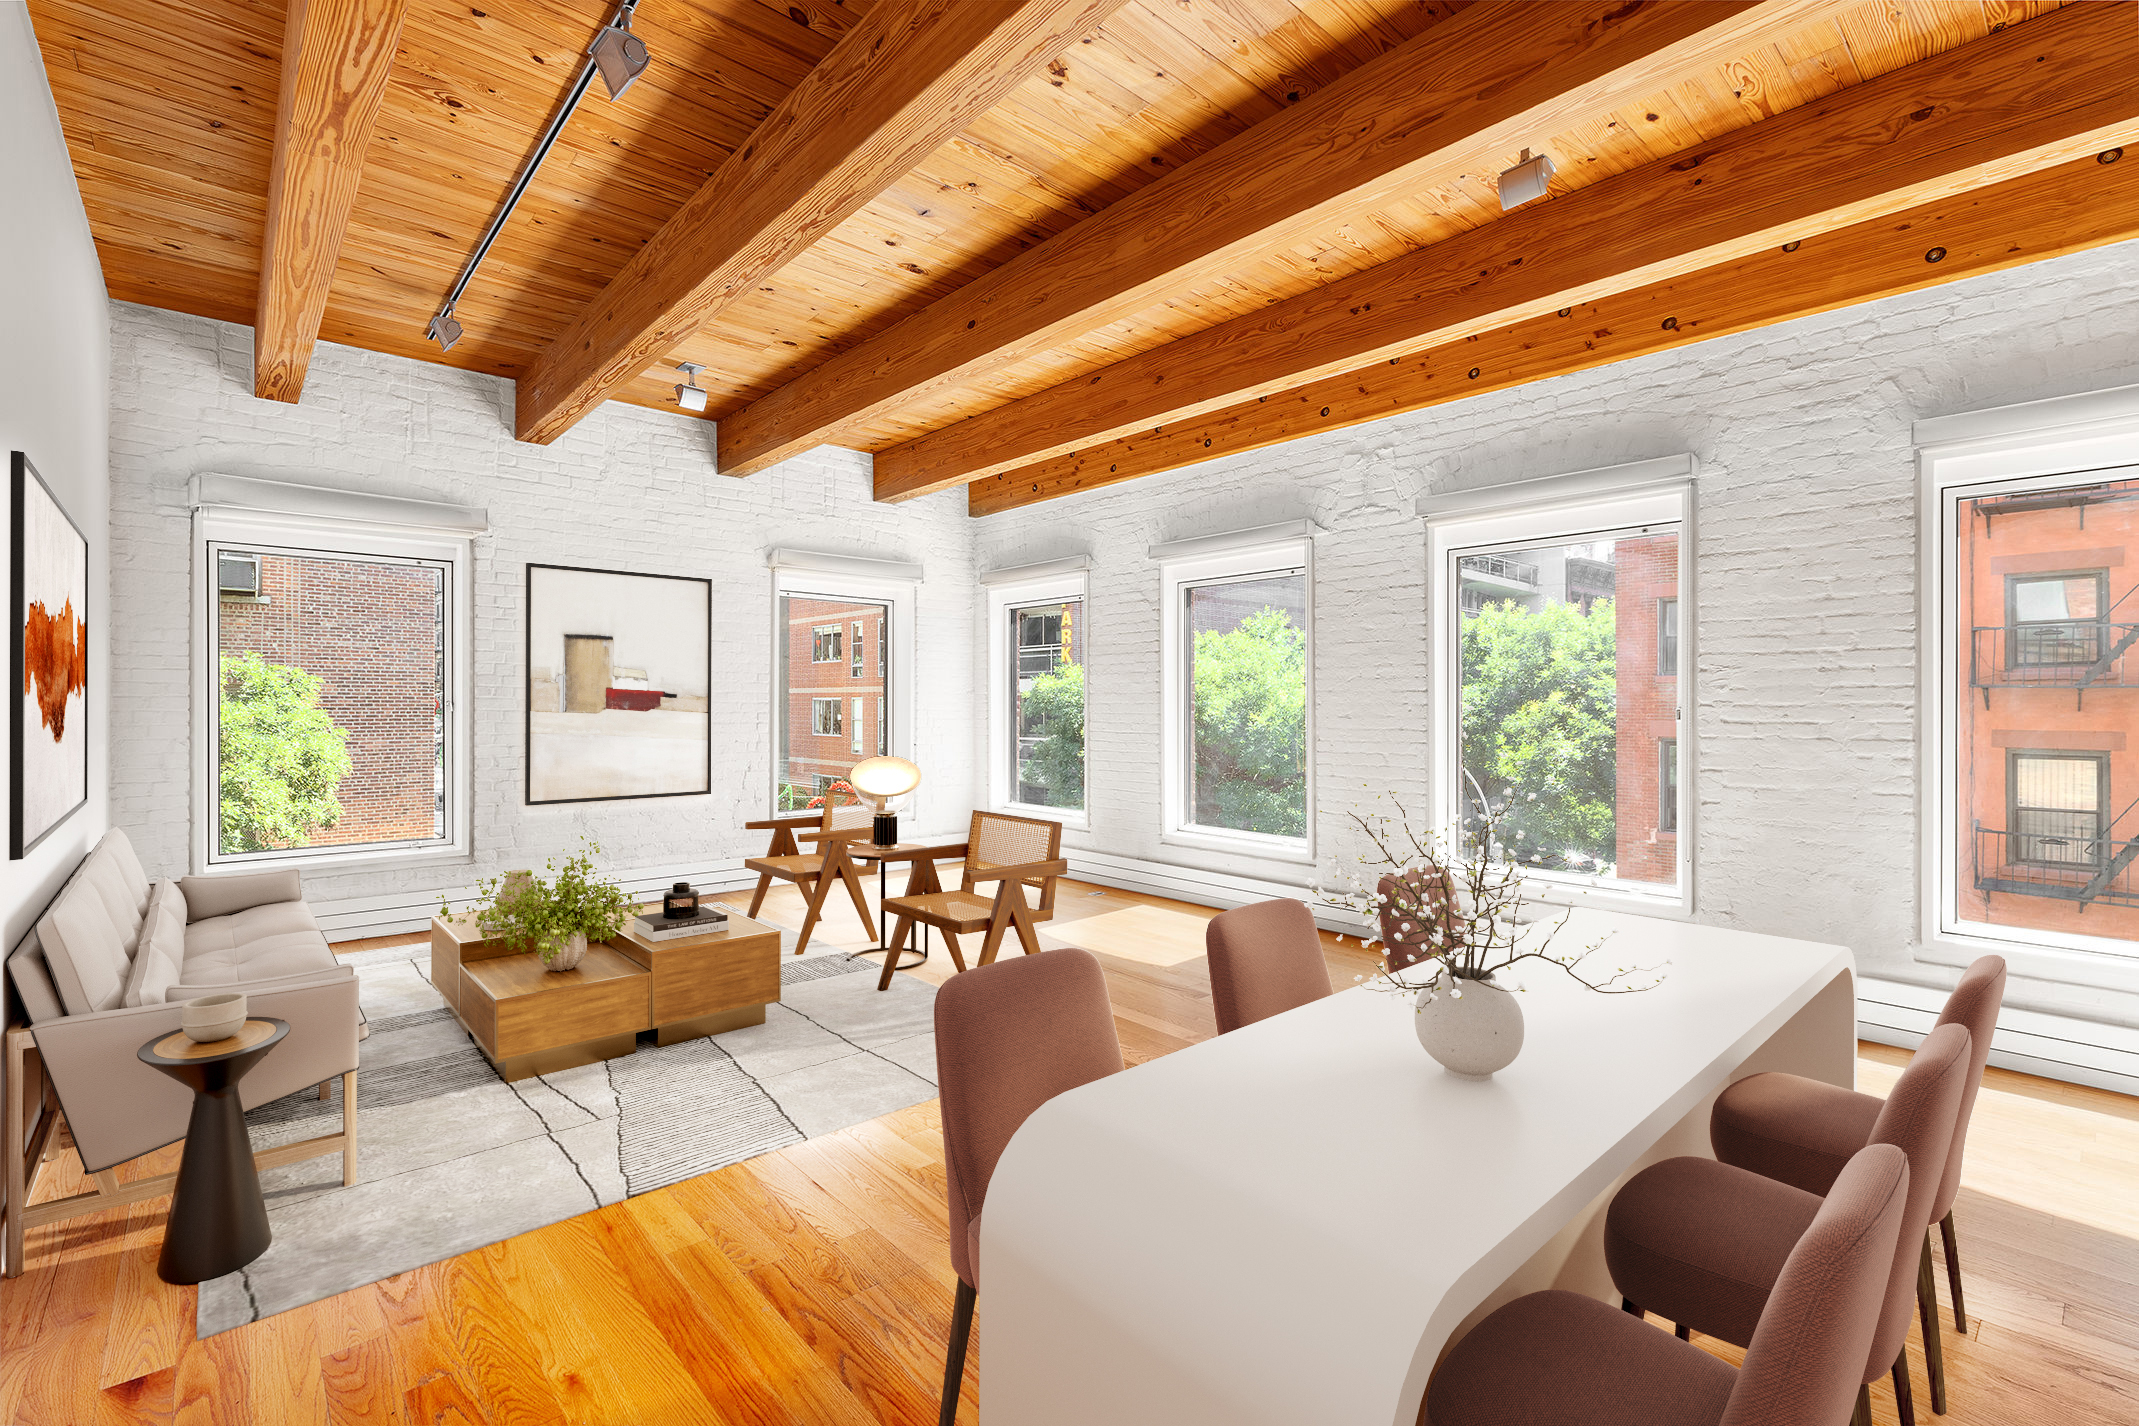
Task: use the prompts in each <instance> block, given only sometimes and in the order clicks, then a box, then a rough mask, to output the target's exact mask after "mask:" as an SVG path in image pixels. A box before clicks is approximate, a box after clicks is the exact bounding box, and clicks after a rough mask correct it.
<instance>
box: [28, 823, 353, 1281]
mask: <svg viewBox="0 0 2139 1426" xmlns="http://www.w3.org/2000/svg"><path fill="white" fill-rule="evenodd" d="M7 970H8V976H7V979H8V983H9V986H10V987H11V988H12V990H13V995H12V997H11V998H10V1000H9V1004H8V1016H7V1020H8V1028H7V1061H6V1063H7V1083H6V1096H5V1097H6V1130H7V1151H6V1160H7V1162H6V1173H7V1184H6V1195H7V1197H6V1216H7V1225H6V1273H7V1276H9V1277H14V1276H16V1275H17V1274H19V1273H20V1272H21V1271H22V1247H23V1234H24V1232H25V1231H26V1229H27V1228H30V1227H35V1226H37V1225H39V1224H41V1223H46V1222H52V1221H56V1220H58V1219H61V1218H67V1217H71V1216H73V1215H74V1214H76V1213H83V1212H89V1211H93V1210H95V1209H98V1208H104V1207H109V1206H112V1205H113V1204H114V1203H120V1202H132V1201H136V1200H138V1199H142V1198H150V1197H155V1196H157V1195H158V1194H160V1193H165V1192H168V1191H169V1187H170V1180H169V1177H168V1176H162V1177H160V1178H156V1179H147V1180H140V1181H136V1182H133V1183H128V1184H121V1183H119V1181H118V1178H117V1175H116V1173H115V1170H116V1169H117V1168H118V1166H119V1165H121V1164H123V1163H126V1162H127V1161H128V1160H131V1159H134V1158H138V1157H139V1156H140V1155H142V1154H145V1153H149V1152H151V1151H152V1150H155V1149H160V1148H162V1147H164V1146H165V1145H167V1144H171V1143H175V1142H177V1141H178V1140H180V1139H182V1138H184V1137H185V1133H186V1125H187V1121H188V1118H189V1116H190V1114H191V1112H192V1095H191V1094H190V1093H189V1092H188V1091H187V1090H186V1089H185V1088H184V1086H182V1085H180V1084H179V1083H177V1082H176V1081H175V1080H172V1079H171V1078H169V1077H168V1076H166V1075H164V1074H162V1073H160V1072H158V1071H157V1070H155V1069H152V1068H151V1067H149V1066H148V1065H145V1064H143V1063H141V1061H140V1060H139V1059H138V1058H137V1057H136V1051H138V1050H139V1048H140V1047H141V1046H142V1045H143V1044H145V1043H147V1042H148V1041H149V1040H151V1039H153V1038H155V1037H157V1036H160V1035H164V1034H168V1033H169V1032H170V1031H172V1030H175V1029H177V1028H178V1015H179V1004H178V1003H179V1002H181V1001H185V1000H190V999H192V998H194V997H196V996H201V995H209V994H214V993H217V992H223V991H243V992H244V993H245V995H246V1001H247V1009H248V1011H249V1013H250V1014H252V1015H254V1016H272V1017H274V1018H276V1019H280V1020H286V1021H288V1022H289V1025H290V1033H289V1035H288V1037H287V1038H285V1039H284V1041H283V1042H282V1044H280V1045H278V1046H276V1048H275V1049H274V1050H273V1052H271V1053H270V1054H269V1055H268V1056H267V1058H266V1059H264V1060H262V1061H261V1062H260V1064H259V1066H258V1067H257V1068H255V1069H254V1070H253V1071H252V1073H250V1074H249V1075H247V1076H246V1077H245V1079H244V1080H243V1081H242V1083H241V1084H240V1085H239V1098H240V1101H241V1102H242V1103H243V1104H244V1105H245V1107H247V1108H253V1107H256V1106H258V1105H261V1104H266V1103H268V1102H270V1101H272V1100H276V1099H280V1098H282V1097H284V1096H285V1095H288V1094H292V1093H295V1092H297V1091H299V1090H304V1089H310V1088H311V1087H312V1086H314V1085H318V1086H320V1088H321V1095H322V1097H323V1098H324V1097H325V1095H326V1086H327V1083H328V1081H331V1080H333V1079H335V1078H337V1077H340V1078H341V1080H342V1085H343V1094H342V1131H341V1132H340V1133H338V1134H331V1135H325V1136H322V1137H320V1138H316V1139H308V1140H306V1141H304V1142H303V1143H301V1144H292V1145H288V1146H285V1147H282V1148H277V1149H273V1150H269V1151H266V1152H262V1153H259V1154H256V1155H255V1158H256V1159H257V1161H258V1162H259V1163H260V1164H261V1165H262V1166H263V1167H266V1166H269V1165H272V1164H280V1163H293V1162H296V1161H297V1160H299V1159H305V1158H311V1157H314V1156H316V1155H320V1154H327V1153H335V1152H339V1153H341V1154H342V1156H343V1182H345V1183H349V1182H354V1179H355V1173H356V1067H357V1041H358V1040H359V1039H360V1038H361V1037H362V1035H363V1033H364V1024H363V1015H362V1012H361V1011H360V1010H359V1009H358V1007H357V982H356V972H355V970H354V969H353V968H351V967H349V966H346V965H343V964H341V963H340V962H338V961H337V960H336V959H335V957H334V952H333V950H332V949H331V948H330V947H329V946H328V945H327V938H326V937H325V936H324V935H322V934H321V933H320V929H319V924H318V922H317V921H316V920H314V918H313V916H312V910H311V908H310V907H309V906H307V905H305V903H304V900H303V896H302V892H301V888H300V886H299V883H298V877H297V873H296V872H294V871H271V872H258V873H251V874H244V875H236V876H189V877H185V878H183V879H181V880H179V881H176V882H170V881H166V882H157V883H154V884H151V883H150V881H149V879H148V877H147V876H146V874H144V873H143V871H142V869H141V863H140V860H139V859H138V858H137V857H136V856H135V855H134V849H133V846H132V844H131V843H130V842H128V840H127V838H126V834H125V833H124V832H121V831H118V830H116V829H114V830H113V831H111V832H109V833H107V834H106V835H105V836H104V839H103V840H102V841H100V842H98V843H97V846H96V849H95V850H94V851H92V852H91V853H90V854H89V855H88V856H87V857H85V858H84V859H83V861H82V864H81V866H79V867H78V868H76V870H75V873H74V875H73V876H72V877H71V878H69V880H68V882H67V884H66V885H65V886H64V887H62V888H61V890H60V893H59V895H58V896H56V897H54V898H53V900H52V904H51V905H50V906H49V907H48V908H47V909H46V911H45V914H44V915H43V916H42V917H41V918H39V920H38V922H37V926H36V929H35V930H34V931H33V932H31V934H30V935H28V936H27V937H25V938H24V939H23V941H22V944H21V945H19V946H17V947H16V948H15V949H14V951H13V952H11V953H10V954H9V956H8V958H7ZM54 1109H57V1110H59V1111H60V1112H61V1113H63V1114H64V1115H65V1118H66V1122H67V1128H68V1130H69V1132H70V1133H71V1134H72V1136H73V1139H74V1144H75V1147H76V1149H77V1150H78V1151H79V1153H80V1154H81V1158H82V1167H83V1168H84V1169H85V1170H87V1171H88V1172H89V1173H90V1175H91V1176H92V1178H93V1179H94V1180H95V1181H96V1183H97V1187H98V1191H97V1192H94V1193H84V1194H78V1195H76V1196H74V1197H73V1198H69V1199H63V1200H60V1201H59V1202H57V1203H42V1204H38V1205H37V1206H36V1207H34V1208H29V1207H26V1206H25V1200H26V1199H27V1197H28V1195H29V1193H30V1192H31V1190H32V1188H33V1185H34V1178H35V1174H36V1171H37V1166H38V1165H39V1164H40V1163H41V1162H43V1160H44V1159H45V1158H46V1157H47V1152H46V1146H47V1145H48V1144H49V1142H50V1137H51V1134H52V1131H53V1129H54V1127H55V1120H54V1116H53V1114H52V1113H51V1112H50V1111H52V1110H54Z"/></svg>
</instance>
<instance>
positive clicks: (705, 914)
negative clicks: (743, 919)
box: [631, 906, 728, 941]
mask: <svg viewBox="0 0 2139 1426" xmlns="http://www.w3.org/2000/svg"><path fill="white" fill-rule="evenodd" d="M631 929H632V930H634V931H636V932H637V933H638V934H639V935H641V936H643V937H645V938H646V939H647V940H649V941H678V940H682V939H684V938H685V937H687V936H710V935H712V934H714V933H715V932H717V931H725V930H727V929H728V911H727V908H726V907H723V906H701V907H699V908H698V914H696V915H695V916H683V917H669V916H664V915H662V914H661V913H660V912H658V911H655V912H651V913H649V914H646V915H642V916H640V917H638V918H637V919H636V920H634V921H633V922H632V923H631Z"/></svg>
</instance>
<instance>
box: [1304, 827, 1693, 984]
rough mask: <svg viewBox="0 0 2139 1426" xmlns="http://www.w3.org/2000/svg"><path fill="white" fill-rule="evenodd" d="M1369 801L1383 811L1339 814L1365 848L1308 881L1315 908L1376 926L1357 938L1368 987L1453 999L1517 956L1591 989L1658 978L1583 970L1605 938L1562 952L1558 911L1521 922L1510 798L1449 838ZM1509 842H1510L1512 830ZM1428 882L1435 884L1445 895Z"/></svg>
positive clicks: (1638, 972) (1644, 971)
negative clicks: (1347, 864)
mask: <svg viewBox="0 0 2139 1426" xmlns="http://www.w3.org/2000/svg"><path fill="white" fill-rule="evenodd" d="M1376 800H1377V801H1386V802H1387V803H1388V804H1389V806H1390V807H1391V808H1392V809H1394V810H1393V813H1381V812H1370V813H1362V812H1360V811H1358V810H1356V809H1355V810H1354V811H1352V812H1351V813H1350V814H1349V815H1350V817H1351V819H1352V821H1353V823H1354V824H1355V825H1356V826H1357V827H1358V828H1359V830H1360V831H1361V833H1363V834H1364V835H1365V837H1366V840H1367V842H1368V844H1369V845H1370V846H1371V848H1372V851H1371V852H1369V853H1366V854H1363V855H1360V856H1357V857H1355V858H1354V859H1353V860H1354V862H1355V865H1354V866H1353V867H1351V868H1349V869H1345V870H1343V871H1341V872H1340V873H1339V876H1340V878H1341V881H1342V885H1341V886H1339V887H1336V888H1328V887H1324V886H1323V885H1322V884H1321V883H1319V882H1318V883H1316V884H1315V885H1314V886H1313V887H1312V888H1310V889H1311V891H1312V892H1313V894H1314V896H1315V897H1316V898H1317V899H1318V900H1319V901H1321V902H1322V903H1323V904H1324V905H1327V906H1332V907H1338V908H1342V909H1344V910H1347V911H1350V912H1352V913H1353V914H1354V915H1357V916H1359V917H1361V918H1362V919H1364V920H1367V921H1369V922H1372V923H1373V924H1375V925H1376V926H1377V927H1378V928H1379V930H1380V932H1381V939H1380V940H1375V941H1370V940H1368V939H1367V938H1366V937H1361V938H1360V943H1361V944H1362V945H1364V946H1366V948H1367V949H1368V950H1372V951H1379V952H1380V953H1381V957H1382V969H1381V974H1379V975H1377V976H1375V977H1373V978H1372V979H1371V980H1369V979H1368V978H1367V977H1365V976H1357V977H1354V979H1355V980H1356V981H1359V982H1363V983H1365V984H1367V985H1368V986H1369V987H1370V988H1372V989H1375V990H1382V991H1390V992H1398V993H1404V994H1416V993H1418V992H1420V991H1424V992H1426V998H1427V999H1428V1000H1429V1001H1430V1000H1433V999H1434V998H1436V996H1438V994H1439V993H1440V991H1442V990H1444V989H1445V990H1447V991H1448V993H1449V995H1450V997H1451V998H1454V999H1461V998H1462V996H1463V984H1464V982H1466V981H1493V980H1494V978H1495V977H1496V976H1498V975H1500V974H1501V973H1502V972H1504V971H1507V970H1510V969H1511V968H1514V967H1517V966H1520V965H1522V964H1523V963H1525V962H1527V961H1540V962H1544V963H1547V964H1550V965H1553V966H1556V967H1558V968H1559V969H1560V970H1562V971H1564V972H1566V974H1567V975H1568V977H1569V978H1570V979H1572V980H1574V981H1575V983H1576V984H1578V985H1581V986H1583V987H1584V988H1585V989H1588V990H1593V991H1596V992H1597V993H1598V994H1600V995H1628V994H1634V993H1637V992H1640V991H1644V990H1653V989H1655V988H1656V986H1657V985H1659V984H1661V983H1662V981H1663V969H1664V967H1663V966H1618V967H1616V968H1614V969H1613V971H1612V973H1611V974H1609V975H1598V974H1596V973H1595V972H1592V971H1588V970H1586V969H1585V968H1584V967H1585V963H1586V962H1587V961H1588V960H1589V958H1590V957H1591V956H1593V955H1595V954H1596V953H1597V952H1598V951H1599V950H1601V949H1602V948H1603V947H1604V944H1605V942H1606V941H1608V940H1610V939H1611V934H1610V933H1609V932H1607V933H1606V934H1604V935H1602V936H1599V937H1598V938H1597V939H1596V940H1594V941H1592V942H1590V943H1589V944H1588V945H1587V946H1584V947H1582V948H1581V949H1579V950H1576V951H1573V952H1562V951H1556V950H1554V949H1553V943H1554V941H1555V939H1556V938H1557V937H1558V936H1559V933H1560V931H1561V930H1562V929H1564V928H1565V926H1566V924H1567V915H1566V914H1565V913H1563V914H1562V915H1561V916H1560V918H1559V919H1558V920H1557V921H1555V922H1553V923H1552V924H1551V925H1549V926H1545V927H1538V928H1533V927H1531V926H1530V925H1529V924H1528V923H1529V922H1530V921H1532V920H1534V919H1535V918H1534V917H1530V918H1526V917H1525V916H1524V915H1523V911H1524V908H1525V907H1526V906H1527V905H1528V904H1529V903H1528V902H1527V901H1526V899H1525V898H1524V895H1523V874H1522V869H1521V867H1520V866H1519V865H1517V862H1516V856H1517V855H1518V854H1519V853H1516V852H1514V851H1513V850H1512V849H1511V847H1510V845H1509V843H1510V840H1511V839H1510V838H1507V837H1504V836H1503V835H1502V824H1503V823H1504V822H1505V821H1506V819H1507V816H1508V813H1509V811H1510V809H1511V807H1512V805H1513V804H1512V800H1510V801H1503V802H1502V803H1501V804H1500V805H1499V806H1498V807H1495V806H1493V805H1492V804H1491V803H1490V802H1487V803H1486V810H1485V811H1484V813H1483V814H1482V815H1479V816H1475V817H1472V818H1471V819H1470V820H1469V825H1468V826H1466V827H1465V828H1464V829H1463V830H1462V832H1461V834H1460V836H1459V837H1458V838H1456V839H1455V840H1454V841H1453V842H1451V840H1450V839H1449V838H1446V837H1444V836H1443V835H1441V834H1440V833H1438V832H1436V831H1433V830H1432V829H1427V830H1425V831H1423V832H1422V831H1421V830H1420V829H1419V828H1418V827H1417V826H1416V825H1415V824H1414V823H1413V821H1412V819H1411V816H1410V814H1409V813H1408V812H1407V811H1406V810H1405V808H1404V806H1403V804H1402V803H1400V802H1399V801H1397V799H1396V798H1395V796H1394V795H1393V794H1390V793H1387V792H1382V793H1377V794H1376ZM1531 800H1533V801H1534V800H1536V799H1535V794H1533V795H1532V798H1531ZM1512 840H1513V841H1516V842H1520V841H1521V840H1522V833H1521V832H1517V833H1516V834H1515V835H1514V837H1513V839H1512ZM1443 878H1445V881H1444V880H1443ZM1437 886H1439V887H1445V890H1446V893H1447V894H1446V896H1445V898H1444V896H1443V895H1441V894H1439V893H1438V892H1437ZM1399 957H1401V959H1399ZM1669 964H1670V962H1668V961H1666V962H1665V963H1664V965H1665V966H1668V965H1669ZM1513 988H1514V989H1516V990H1521V989H1524V987H1523V986H1521V985H1516V986H1514V987H1513Z"/></svg>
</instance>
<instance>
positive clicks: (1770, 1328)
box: [1426, 1144, 1909, 1426]
mask: <svg viewBox="0 0 2139 1426" xmlns="http://www.w3.org/2000/svg"><path fill="white" fill-rule="evenodd" d="M1908 1186H1909V1159H1908V1155H1906V1154H1904V1153H1903V1152H1902V1151H1901V1150H1899V1149H1897V1148H1895V1147H1893V1146H1892V1145H1890V1144H1874V1145H1871V1146H1869V1147H1867V1148H1865V1149H1863V1150H1862V1151H1860V1152H1859V1153H1858V1154H1857V1156H1856V1157H1855V1158H1853V1159H1851V1160H1850V1162H1849V1165H1848V1167H1846V1168H1845V1169H1843V1170H1842V1173H1841V1175H1840V1176H1839V1177H1838V1178H1836V1180H1835V1182H1834V1191H1833V1192H1831V1193H1829V1194H1828V1195H1827V1197H1826V1198H1825V1199H1823V1200H1822V1201H1821V1202H1820V1206H1819V1211H1818V1212H1817V1213H1816V1214H1814V1215H1813V1219H1812V1222H1811V1223H1810V1224H1809V1225H1808V1226H1807V1227H1806V1228H1805V1231H1804V1232H1803V1233H1801V1234H1800V1235H1799V1236H1798V1238H1797V1241H1796V1242H1795V1243H1793V1244H1792V1245H1791V1247H1790V1253H1789V1256H1788V1258H1787V1259H1786V1260H1785V1261H1784V1263H1783V1265H1782V1268H1781V1270H1780V1271H1779V1272H1778V1273H1777V1274H1776V1275H1775V1286H1774V1289H1773V1290H1772V1291H1771V1292H1770V1293H1769V1294H1768V1299H1767V1304H1766V1307H1765V1309H1764V1310H1763V1311H1762V1312H1761V1315H1760V1321H1759V1323H1758V1324H1757V1325H1756V1326H1755V1327H1754V1329H1753V1332H1752V1341H1751V1342H1750V1343H1749V1344H1748V1345H1747V1347H1746V1352H1745V1365H1744V1366H1742V1367H1740V1368H1738V1369H1737V1370H1733V1369H1732V1368H1731V1367H1730V1366H1729V1364H1728V1363H1725V1362H1723V1361H1721V1360H1719V1359H1717V1358H1715V1357H1712V1356H1710V1355H1709V1354H1708V1353H1706V1352H1704V1351H1702V1350H1701V1349H1700V1348H1699V1347H1695V1346H1690V1345H1688V1344H1687V1343H1684V1342H1679V1341H1675V1340H1673V1339H1672V1338H1671V1337H1670V1336H1668V1335H1666V1334H1665V1333H1663V1332H1660V1331H1658V1330H1656V1329H1655V1328H1654V1327H1651V1326H1648V1325H1647V1324H1646V1323H1643V1322H1640V1321H1637V1320H1636V1319H1634V1318H1632V1317H1629V1316H1627V1315H1626V1314H1625V1313H1622V1312H1614V1311H1613V1310H1612V1309H1611V1308H1609V1307H1607V1306H1605V1305H1604V1304H1603V1303H1601V1302H1599V1301H1597V1300H1596V1299H1595V1298H1593V1297H1583V1296H1580V1295H1579V1294H1576V1293H1572V1292H1534V1293H1532V1294H1530V1295H1529V1296H1528V1297H1521V1298H1517V1299H1516V1300H1515V1301H1513V1302H1511V1303H1509V1304H1508V1305H1507V1306H1506V1307H1503V1308H1501V1309H1500V1310H1499V1311H1497V1312H1495V1313H1493V1314H1492V1315H1491V1316H1490V1317H1488V1318H1486V1319H1485V1320H1484V1321H1483V1322H1481V1323H1479V1324H1478V1325H1477V1326H1476V1327H1474V1328H1473V1329H1471V1333H1470V1335H1469V1336H1467V1337H1465V1338H1464V1339H1463V1340H1462V1341H1461V1342H1458V1343H1457V1344H1456V1347H1455V1350H1453V1351H1451V1352H1450V1353H1449V1354H1448V1357H1447V1359H1446V1360H1444V1361H1443V1362H1442V1363H1441V1365H1440V1368H1439V1369H1438V1370H1437V1371H1436V1372H1435V1373H1434V1377H1433V1380H1432V1381H1431V1382H1430V1383H1429V1384H1428V1386H1427V1389H1426V1422H1427V1426H1839V1423H1840V1422H1841V1421H1842V1420H1843V1418H1844V1417H1846V1416H1848V1414H1849V1409H1850V1408H1849V1403H1850V1398H1851V1397H1852V1396H1854V1395H1856V1394H1857V1393H1858V1392H1859V1391H1861V1390H1862V1387H1861V1385H1860V1382H1859V1378H1860V1377H1861V1376H1862V1375H1863V1365H1864V1357H1865V1353H1866V1352H1867V1351H1869V1350H1870V1348H1871V1343H1872V1336H1873V1334H1874V1332H1876V1331H1877V1329H1878V1326H1879V1318H1880V1308H1881V1305H1882V1303H1883V1301H1884V1299H1885V1296H1886V1287H1887V1278H1888V1276H1889V1274H1890V1272H1891V1270H1892V1268H1893V1262H1894V1243H1895V1241H1896V1240H1897V1239H1898V1238H1900V1237H1901V1236H1902V1215H1903V1213H1904V1212H1905V1211H1906V1210H1907V1207H1908V1204H1907V1197H1908Z"/></svg>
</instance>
